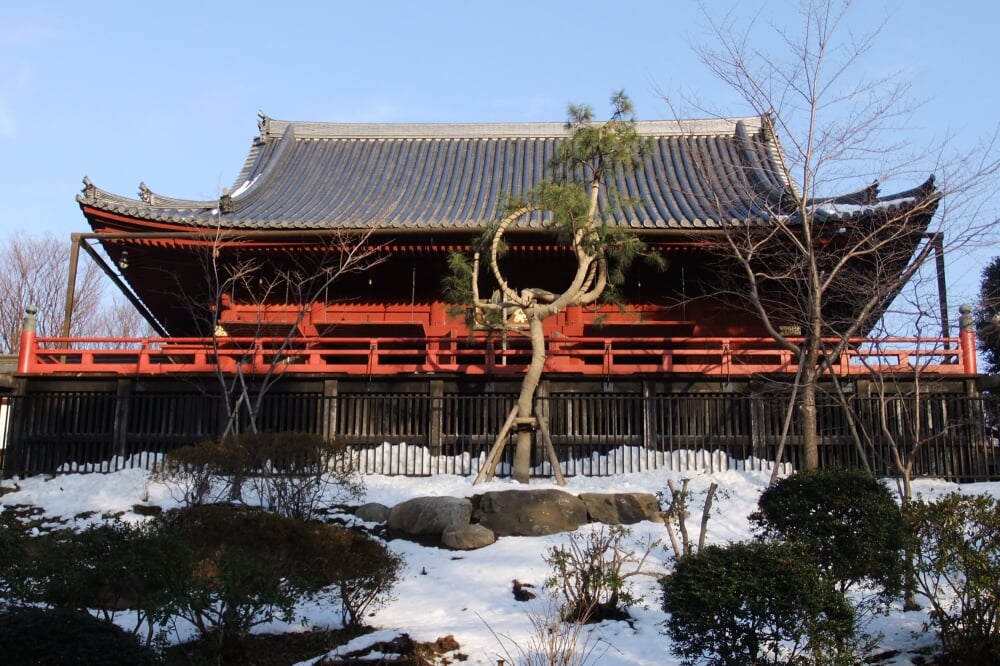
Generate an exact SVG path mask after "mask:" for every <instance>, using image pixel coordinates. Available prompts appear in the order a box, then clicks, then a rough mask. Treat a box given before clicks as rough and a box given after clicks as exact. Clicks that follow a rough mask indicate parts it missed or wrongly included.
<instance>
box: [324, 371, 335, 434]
mask: <svg viewBox="0 0 1000 666" xmlns="http://www.w3.org/2000/svg"><path fill="white" fill-rule="evenodd" d="M337 390H338V384H337V380H336V379H324V380H323V403H322V404H323V408H322V409H323V411H322V415H323V438H324V439H326V441H328V442H332V441H334V440H335V438H336V437H337V432H338V427H337V417H338V414H337Z"/></svg>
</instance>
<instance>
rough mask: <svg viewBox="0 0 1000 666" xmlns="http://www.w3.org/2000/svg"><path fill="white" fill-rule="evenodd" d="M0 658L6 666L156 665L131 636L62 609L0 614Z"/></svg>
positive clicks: (110, 625) (25, 610)
mask: <svg viewBox="0 0 1000 666" xmlns="http://www.w3.org/2000/svg"><path fill="white" fill-rule="evenodd" d="M0 655H3V663H4V664H6V666H35V665H36V664H102V665H103V666H143V665H152V664H156V663H159V662H158V661H157V658H156V655H155V654H154V653H153V652H152V651H151V650H150V649H148V648H145V647H143V646H141V645H140V644H139V641H138V640H137V639H136V637H135V636H133V635H132V634H130V633H128V632H127V631H125V630H123V629H121V628H119V627H117V626H116V625H114V624H112V623H111V622H108V621H106V620H99V619H97V618H94V617H91V616H90V615H87V614H86V613H83V612H80V611H74V610H69V609H65V608H51V609H42V608H14V609H8V610H6V611H4V612H0Z"/></svg>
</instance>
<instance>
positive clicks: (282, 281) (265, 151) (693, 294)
mask: <svg viewBox="0 0 1000 666" xmlns="http://www.w3.org/2000/svg"><path fill="white" fill-rule="evenodd" d="M259 128H260V134H259V136H258V137H257V138H256V139H255V140H254V142H253V144H252V146H251V148H250V152H249V155H248V156H247V159H246V162H245V164H244V166H243V169H242V171H241V172H240V174H239V176H238V177H237V179H236V182H235V184H234V186H233V188H232V189H231V190H229V191H227V192H225V193H223V194H222V196H221V197H220V198H219V199H218V200H211V201H188V200H182V199H176V198H172V197H168V196H164V195H160V194H158V193H155V192H153V191H151V190H150V189H149V188H148V187H146V186H145V185H140V192H139V198H138V199H130V198H125V197H121V196H118V195H114V194H110V193H107V192H105V191H103V190H101V189H99V188H98V187H96V186H95V185H93V184H92V183H90V182H89V181H87V182H86V187H85V189H84V191H83V193H82V194H80V195H79V196H78V201H79V203H80V206H81V209H82V210H83V213H84V215H85V216H86V218H87V221H88V223H89V224H90V226H91V228H92V229H93V232H94V234H96V238H97V239H99V240H100V242H101V245H102V246H103V249H104V251H105V252H106V253H107V255H108V256H109V257H110V258H111V261H112V263H113V264H115V266H116V267H117V268H118V270H117V273H118V274H119V275H120V278H121V280H122V281H123V283H124V285H127V287H126V288H127V290H128V291H129V292H131V293H132V294H134V296H135V302H136V303H137V305H138V306H139V307H140V308H141V309H142V311H143V312H144V313H145V315H146V317H147V319H148V320H149V321H150V322H151V323H152V324H153V325H154V326H155V328H156V329H157V330H158V331H159V332H160V333H162V334H163V335H166V336H171V337H185V338H188V337H205V336H211V335H213V334H216V333H224V334H225V335H228V336H233V337H243V336H246V337H261V336H265V337H266V336H270V337H284V336H294V337H302V338H314V339H324V340H334V339H337V338H341V339H345V340H350V339H354V340H358V339H368V340H371V341H378V340H395V341H397V344H404V343H402V342H399V341H401V340H417V339H420V340H421V345H423V344H424V343H425V342H428V341H429V342H431V343H432V345H431V346H432V347H434V348H437V347H436V345H437V343H444V342H445V341H446V340H450V341H451V343H452V344H451V348H453V349H456V348H460V347H462V346H464V345H465V341H466V340H467V339H469V334H470V331H469V330H468V323H467V319H466V318H465V317H462V316H458V315H456V313H455V312H454V309H453V308H449V305H448V304H447V303H445V302H444V296H443V291H442V278H443V277H444V276H445V275H446V274H447V272H448V257H449V255H450V253H452V252H456V251H459V252H468V251H469V249H470V247H471V246H472V245H473V244H474V243H475V242H476V240H477V238H478V237H479V236H480V234H482V232H483V230H484V229H485V228H487V227H488V226H489V225H491V224H495V223H496V221H497V220H498V219H499V218H500V217H501V215H502V213H503V211H504V208H503V206H504V203H505V201H507V200H508V199H510V198H512V197H518V196H519V195H522V194H524V193H525V192H527V191H528V190H530V189H531V188H532V187H534V186H536V185H538V184H539V182H541V181H542V179H543V178H545V175H546V171H547V169H548V164H549V162H550V160H551V158H552V157H553V154H554V151H555V149H556V145H557V144H558V142H559V140H560V138H562V137H564V136H565V135H566V132H567V129H566V127H565V125H564V124H562V123H524V124H504V123H498V124H457V125H422V124H400V125H391V124H390V125H384V124H381V125H380V124H335V123H304V122H284V121H278V120H274V119H271V118H267V117H264V116H262V117H261V119H260V122H259ZM638 130H639V132H640V134H641V135H642V136H643V137H646V138H647V139H648V144H647V146H646V149H645V150H644V151H643V155H642V158H641V162H639V163H638V164H637V166H636V168H635V170H634V171H631V172H628V173H625V172H619V173H616V174H614V176H613V179H614V182H613V183H611V184H612V185H614V186H615V187H616V189H617V191H618V192H619V193H620V196H619V197H618V198H615V199H614V200H611V199H609V198H607V197H606V198H605V200H603V201H602V202H601V210H602V212H603V216H604V217H603V220H602V222H604V223H607V224H614V225H621V226H625V227H628V228H629V229H630V230H632V231H633V232H634V233H635V234H636V235H638V236H639V237H640V238H641V239H642V240H643V241H644V242H645V243H646V244H647V247H648V248H649V249H650V250H651V251H655V252H659V253H660V254H662V255H663V257H664V258H665V259H666V268H665V269H664V270H660V271H658V270H653V269H651V268H649V267H648V266H644V265H642V264H636V265H635V266H634V267H633V268H632V272H631V274H630V275H629V276H628V279H627V280H626V282H625V286H624V289H623V293H622V297H623V300H624V301H625V303H626V306H625V307H624V308H622V307H620V306H618V305H604V306H599V307H595V308H592V309H585V308H582V307H571V308H568V309H567V310H566V311H564V312H563V313H560V315H559V316H558V317H556V318H554V319H553V320H551V321H549V322H547V323H546V327H547V332H548V333H549V334H554V335H556V336H557V337H558V338H559V339H561V340H564V341H566V344H575V345H576V347H577V348H578V349H579V350H580V352H581V355H583V356H584V357H585V358H584V363H583V367H584V369H585V371H586V369H587V368H590V369H594V368H593V367H591V366H593V365H594V364H595V363H596V364H597V365H598V366H600V367H598V368H597V369H596V370H595V371H596V372H606V371H607V370H608V368H607V367H606V366H607V362H606V361H605V360H604V359H601V360H600V361H599V362H598V361H595V360H594V359H593V354H592V353H588V354H584V351H587V350H588V345H587V343H586V340H592V341H593V340H596V339H598V338H600V339H601V342H600V343H599V346H600V347H602V348H603V347H604V345H605V343H604V342H603V340H605V339H607V340H612V341H613V342H612V344H616V343H617V342H619V341H620V342H622V343H624V341H625V340H627V339H630V338H631V339H636V338H656V339H658V340H660V341H662V342H663V344H654V345H653V346H654V347H655V348H657V349H658V348H660V347H663V351H665V352H669V351H670V349H669V348H670V347H671V346H673V347H675V348H677V349H681V350H683V349H684V348H685V347H688V348H690V347H691V346H692V345H693V346H695V347H704V346H705V344H704V343H706V342H707V343H708V346H709V347H712V343H711V342H709V341H712V340H718V339H722V338H727V339H731V338H741V339H745V340H752V339H757V338H761V337H762V336H766V331H765V330H764V329H763V328H762V326H761V324H760V321H758V320H757V319H756V318H755V317H754V315H753V314H752V313H751V312H749V311H748V309H746V308H743V307H740V305H739V304H738V303H736V302H735V301H734V299H733V297H732V293H733V285H732V282H733V280H734V279H735V281H736V282H737V283H738V282H739V279H738V272H739V268H738V267H737V266H736V265H735V262H734V261H733V260H732V258H731V257H728V258H727V257H726V254H725V252H724V251H720V249H719V248H720V246H721V245H722V244H723V242H722V240H721V236H720V229H722V228H723V227H724V226H725V225H732V224H746V223H748V221H749V223H750V224H755V225H763V226H766V225H767V224H768V223H769V221H771V220H774V219H775V218H776V217H777V216H785V217H788V216H794V215H796V213H797V211H798V210H799V202H800V196H799V195H798V194H797V192H796V188H795V185H794V184H793V182H792V179H791V177H790V175H789V173H788V171H787V169H786V167H785V164H784V159H783V155H782V153H781V149H780V146H779V145H778V142H777V140H776V138H775V137H774V135H773V132H772V131H771V127H770V122H769V119H768V118H766V117H749V118H733V119H717V120H699V121H679V122H678V121H653V122H639V123H638ZM605 191H608V190H607V188H606V189H605ZM936 203H937V193H936V192H935V190H934V187H933V183H932V181H929V182H928V183H925V184H924V185H922V186H920V187H918V188H916V189H914V190H911V191H907V192H901V193H897V194H893V195H889V196H880V195H879V194H878V190H877V187H871V188H867V189H866V190H863V191H861V192H857V193H853V194H849V195H847V196H840V197H831V198H829V199H824V200H822V202H821V204H822V205H823V206H824V210H825V211H826V217H825V218H824V220H823V228H824V229H827V230H830V234H831V235H830V236H829V237H828V238H824V237H822V234H819V233H818V235H819V236H820V238H819V239H818V242H831V243H835V242H836V233H837V230H839V231H840V233H841V234H842V233H843V230H844V228H845V227H847V226H865V225H870V224H878V223H879V221H880V220H883V219H885V218H886V217H891V218H892V219H894V220H900V219H905V220H906V223H907V224H908V225H910V226H911V227H912V229H913V234H912V235H911V236H910V238H911V239H912V245H911V246H908V247H905V248H902V251H900V252H898V253H896V254H894V256H893V260H892V262H890V264H889V265H888V266H883V267H882V269H883V270H887V271H890V272H891V271H896V272H897V273H898V271H899V270H900V269H901V268H902V267H903V266H905V265H906V264H907V263H908V262H909V261H910V258H911V256H912V254H913V252H914V250H915V248H916V246H917V244H918V243H919V242H921V240H923V237H922V234H923V233H924V232H925V231H926V229H927V227H928V224H929V222H930V219H931V217H932V216H933V214H934V210H935V207H936ZM817 205H819V204H817ZM841 211H843V212H841ZM544 221H545V219H544V213H534V214H532V215H530V216H525V218H524V219H522V220H520V221H519V222H518V223H516V225H515V227H514V228H513V229H512V230H511V232H509V233H508V235H507V240H508V243H509V245H510V247H509V252H508V257H509V258H508V259H506V261H507V262H508V271H509V273H510V274H511V275H512V276H513V277H512V278H511V281H512V282H514V283H516V282H517V281H518V280H519V279H521V280H522V281H524V282H525V283H527V284H525V285H523V286H536V285H537V286H542V287H547V288H548V285H554V286H553V287H551V288H557V287H558V286H559V285H560V284H561V281H565V280H566V279H567V278H566V276H567V275H571V274H572V265H571V263H570V262H572V257H571V254H570V252H569V251H568V250H567V249H566V248H565V247H561V246H559V245H558V244H557V243H555V241H554V239H553V238H552V237H551V235H550V234H548V233H546V232H545V230H544V229H543V226H544ZM359 243H360V244H364V245H366V246H367V247H368V249H369V250H370V251H371V252H372V254H371V255H369V256H370V258H373V259H374V258H376V257H377V262H376V264H375V265H373V266H371V267H370V268H369V269H367V270H359V271H356V272H346V273H345V274H343V275H339V276H337V277H336V279H334V280H332V281H330V282H329V283H328V284H321V283H322V280H316V278H315V276H317V275H320V274H322V273H323V271H324V270H328V267H329V266H338V265H341V263H342V261H343V260H342V257H343V256H344V255H345V254H348V253H350V252H355V251H357V247H356V245H357V244H359ZM897 244H898V242H897ZM893 262H894V263H893ZM734 274H737V275H735V276H734ZM220 276H221V277H220ZM234 276H236V277H234ZM305 276H311V277H310V278H309V279H308V280H307V279H306V277H305ZM213 279H214V280H213ZM870 279H877V278H876V277H875V276H871V278H870ZM309 280H312V283H310V282H309ZM772 287H773V288H774V289H775V291H776V292H780V291H783V287H781V285H778V284H775V285H772ZM771 300H772V301H773V302H774V303H775V304H776V307H787V308H788V309H789V312H790V316H789V319H788V321H787V322H785V327H786V328H789V329H790V330H794V327H795V325H796V323H797V322H796V321H795V317H794V315H792V314H791V313H792V312H793V311H794V307H795V304H794V303H793V302H790V301H788V300H787V299H786V300H785V301H782V298H781V297H780V296H775V297H774V298H773V299H771ZM851 303H852V298H851V295H850V294H844V297H843V298H842V299H841V300H840V302H837V299H836V298H832V299H831V302H830V303H829V304H828V305H827V307H828V309H830V310H831V312H830V313H828V315H827V318H828V319H830V320H831V321H833V320H835V319H836V317H834V316H833V311H835V310H837V309H839V310H841V311H843V316H842V317H841V318H842V319H843V320H845V321H849V320H851V319H852V317H853V314H854V313H853V312H851ZM876 314H878V313H876ZM779 318H780V317H779ZM515 321H516V313H511V322H515ZM515 328H516V327H515ZM865 333H867V330H863V331H861V335H864V334H865ZM508 338H509V339H508V340H507V342H506V344H507V345H508V347H509V348H515V349H516V347H517V345H518V344H519V343H518V340H517V339H515V338H516V336H508ZM570 341H574V342H572V343H571V342H570ZM316 344H321V343H319V342H316ZM564 348H565V347H564ZM556 351H557V353H554V354H553V358H552V360H551V362H550V364H551V366H552V369H553V370H557V369H561V368H562V367H564V366H561V365H560V364H561V363H562V360H560V355H559V353H558V350H556ZM590 351H591V352H592V351H593V350H590ZM405 360H406V361H407V362H401V363H399V364H398V366H399V367H398V368H396V369H392V368H391V367H386V368H385V372H388V373H392V374H398V373H400V372H408V371H420V370H421V369H424V370H429V369H434V370H436V371H447V372H455V373H458V374H462V373H464V372H468V371H472V372H479V371H480V369H477V368H474V367H471V366H475V365H476V363H475V362H474V356H473V355H469V357H468V358H467V359H465V360H463V358H462V355H461V354H460V355H459V356H458V357H455V356H451V357H449V358H442V359H440V360H432V359H424V362H421V359H415V358H414V357H413V356H412V355H410V354H407V355H406V359H405ZM577 360H580V359H577ZM674 360H676V361H677V362H678V364H679V366H680V369H683V366H684V365H685V363H684V361H685V359H684V357H683V355H681V354H678V355H676V359H674ZM466 361H467V362H466ZM567 362H568V360H567ZM334 365H336V363H334ZM377 365H379V366H380V367H381V366H382V365H383V364H377ZM391 365H392V364H391V363H388V366H391ZM432 365H434V366H436V367H433V368H432V367H431V366H432ZM612 365H616V364H614V363H612ZM641 365H643V366H646V369H648V370H651V371H653V372H657V371H661V372H662V371H664V370H666V369H667V368H666V367H664V366H663V365H662V364H658V363H657V362H656V361H655V360H651V361H650V362H648V363H644V364H641ZM702 365H704V364H701V365H698V367H695V368H691V370H693V371H694V372H701V371H704V370H705V369H706V368H704V367H702ZM565 367H569V366H568V365H567V366H565ZM636 369H637V368H635V367H629V368H627V369H626V370H625V372H627V373H629V374H632V373H634V372H635V371H636ZM328 370H335V368H328ZM751 370H752V368H751Z"/></svg>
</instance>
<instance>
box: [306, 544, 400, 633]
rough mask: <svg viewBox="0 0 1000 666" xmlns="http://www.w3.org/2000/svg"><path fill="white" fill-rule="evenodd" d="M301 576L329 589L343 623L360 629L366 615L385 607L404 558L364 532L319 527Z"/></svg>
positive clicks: (317, 585)
mask: <svg viewBox="0 0 1000 666" xmlns="http://www.w3.org/2000/svg"><path fill="white" fill-rule="evenodd" d="M312 534H313V538H312V540H311V543H310V544H309V546H308V548H309V550H308V552H305V551H304V552H303V553H302V557H301V561H302V565H301V568H300V569H299V574H300V575H302V576H303V577H304V578H307V579H309V580H311V581H313V582H314V583H315V586H316V587H330V588H332V591H333V594H334V595H336V597H337V600H338V601H340V604H341V621H342V622H343V623H344V626H346V627H351V628H353V627H360V626H361V625H363V624H364V617H365V615H366V614H367V613H369V612H372V611H375V610H377V609H379V608H382V607H384V606H385V605H386V604H387V603H388V602H389V601H390V600H391V594H392V588H393V587H394V586H395V585H396V583H397V582H399V579H400V576H401V573H402V569H403V564H404V562H403V559H402V558H401V557H400V556H399V555H396V554H395V553H393V552H392V551H391V550H389V549H388V548H387V547H386V546H385V544H383V543H382V542H380V541H377V540H375V539H374V538H372V537H370V536H368V535H367V534H365V533H363V532H358V531H355V530H350V529H347V528H344V527H339V526H336V525H317V526H315V527H314V529H313V533H312Z"/></svg>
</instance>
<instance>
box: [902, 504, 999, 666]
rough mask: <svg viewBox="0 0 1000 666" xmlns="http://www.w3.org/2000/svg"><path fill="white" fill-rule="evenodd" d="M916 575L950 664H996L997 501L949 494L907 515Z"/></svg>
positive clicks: (997, 654)
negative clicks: (913, 547) (912, 535)
mask: <svg viewBox="0 0 1000 666" xmlns="http://www.w3.org/2000/svg"><path fill="white" fill-rule="evenodd" d="M907 518H908V519H909V520H910V524H911V527H912V529H913V534H914V537H915V541H916V547H915V562H914V568H915V574H916V578H917V584H918V586H919V588H920V591H921V592H922V593H923V594H924V595H925V596H926V597H927V598H928V599H929V600H930V604H931V613H930V617H931V623H932V624H933V625H934V626H935V627H936V629H937V631H938V634H939V636H940V638H941V643H942V645H943V646H944V648H945V650H946V651H947V652H948V654H949V657H950V658H951V661H952V663H960V664H966V663H968V664H991V663H993V664H995V663H1000V502H998V500H997V499H996V498H995V497H991V496H988V495H976V496H967V495H959V494H957V493H952V494H950V495H947V496H945V497H943V498H941V499H940V500H938V501H936V502H931V503H928V502H924V501H915V502H912V503H911V504H910V509H909V511H908V512H907Z"/></svg>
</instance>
